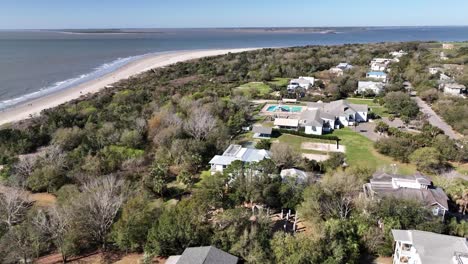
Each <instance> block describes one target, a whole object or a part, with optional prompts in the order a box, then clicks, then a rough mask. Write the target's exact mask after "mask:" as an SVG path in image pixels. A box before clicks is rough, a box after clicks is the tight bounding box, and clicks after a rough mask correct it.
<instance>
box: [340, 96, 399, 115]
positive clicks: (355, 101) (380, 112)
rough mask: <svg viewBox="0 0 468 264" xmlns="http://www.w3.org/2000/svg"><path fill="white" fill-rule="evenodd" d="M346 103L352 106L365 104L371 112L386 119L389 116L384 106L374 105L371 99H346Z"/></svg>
mask: <svg viewBox="0 0 468 264" xmlns="http://www.w3.org/2000/svg"><path fill="white" fill-rule="evenodd" d="M346 101H348V102H350V103H352V104H366V105H368V106H369V107H370V109H371V110H372V112H374V113H375V114H377V115H379V116H381V117H388V116H389V115H390V114H389V113H388V112H387V108H385V106H382V105H379V104H378V103H374V102H373V99H365V98H348V99H346Z"/></svg>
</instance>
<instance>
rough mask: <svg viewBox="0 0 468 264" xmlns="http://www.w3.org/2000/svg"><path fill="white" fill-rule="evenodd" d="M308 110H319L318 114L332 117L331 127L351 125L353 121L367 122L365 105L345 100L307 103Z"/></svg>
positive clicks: (366, 107) (324, 117)
mask: <svg viewBox="0 0 468 264" xmlns="http://www.w3.org/2000/svg"><path fill="white" fill-rule="evenodd" d="M307 109H308V110H320V116H321V117H323V119H325V120H328V118H329V117H334V119H335V121H334V122H330V125H331V126H330V127H331V129H335V128H340V127H341V126H352V125H354V123H355V122H358V123H359V122H367V113H368V111H369V107H368V106H367V105H360V104H351V103H348V102H347V101H345V100H338V101H333V102H329V103H323V102H316V103H308V104H307Z"/></svg>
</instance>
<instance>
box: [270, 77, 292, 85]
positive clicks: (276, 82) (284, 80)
mask: <svg viewBox="0 0 468 264" xmlns="http://www.w3.org/2000/svg"><path fill="white" fill-rule="evenodd" d="M268 83H270V84H273V85H277V86H287V85H288V84H289V78H275V79H273V81H269V82H268Z"/></svg>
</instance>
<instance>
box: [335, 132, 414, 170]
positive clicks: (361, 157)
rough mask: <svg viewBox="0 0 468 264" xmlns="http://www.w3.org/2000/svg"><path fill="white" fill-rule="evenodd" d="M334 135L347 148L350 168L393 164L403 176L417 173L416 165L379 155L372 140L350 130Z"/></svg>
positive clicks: (375, 167)
mask: <svg viewBox="0 0 468 264" xmlns="http://www.w3.org/2000/svg"><path fill="white" fill-rule="evenodd" d="M333 135H335V136H338V137H339V138H340V139H341V142H340V144H343V145H345V146H346V162H347V163H348V164H349V165H350V166H366V167H370V168H373V169H379V168H381V167H384V166H390V165H391V164H397V167H398V169H399V172H400V173H402V174H412V173H414V172H415V171H416V167H415V166H414V165H411V164H403V163H400V162H397V161H394V160H393V159H392V158H390V157H387V156H384V155H382V154H379V153H378V152H377V151H376V150H375V149H374V146H373V142H372V141H371V140H369V139H368V138H366V137H365V136H363V135H361V134H359V133H356V132H354V131H353V130H351V129H349V128H343V129H338V130H335V131H334V132H333Z"/></svg>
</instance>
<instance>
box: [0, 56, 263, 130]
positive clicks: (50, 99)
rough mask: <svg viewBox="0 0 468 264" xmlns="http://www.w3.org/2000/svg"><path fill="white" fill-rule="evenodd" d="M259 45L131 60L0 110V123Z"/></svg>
mask: <svg viewBox="0 0 468 264" xmlns="http://www.w3.org/2000/svg"><path fill="white" fill-rule="evenodd" d="M255 49H260V48H238V49H210V50H189V51H174V52H165V53H162V54H161V53H158V54H154V55H145V56H143V57H142V58H140V59H137V60H135V61H132V62H130V63H128V64H126V65H124V66H122V67H120V68H118V69H117V70H115V71H113V72H110V73H108V74H105V75H103V76H101V77H99V78H96V79H94V80H90V81H87V82H84V83H81V84H78V85H76V86H72V87H69V88H66V89H64V90H60V91H57V92H54V93H51V94H48V95H44V96H42V97H39V98H35V99H32V100H29V101H25V102H22V103H20V104H18V105H16V106H13V107H10V108H6V109H4V110H1V111H0V126H2V125H5V124H8V123H14V122H18V121H21V120H25V119H29V118H31V117H36V116H38V115H39V114H40V112H41V111H42V110H45V109H49V108H53V107H56V106H59V105H61V104H64V103H66V102H69V101H71V100H74V99H78V98H80V97H81V96H86V95H88V94H94V93H97V92H99V91H101V90H103V89H105V88H106V86H111V85H112V84H114V83H116V82H118V81H120V80H123V79H128V78H130V77H132V76H135V75H138V74H140V73H143V72H146V71H149V70H151V69H155V68H160V67H165V66H169V65H172V64H175V63H178V62H183V61H189V60H193V59H199V58H203V57H210V56H218V55H224V54H227V53H239V52H244V51H250V50H255Z"/></svg>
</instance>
